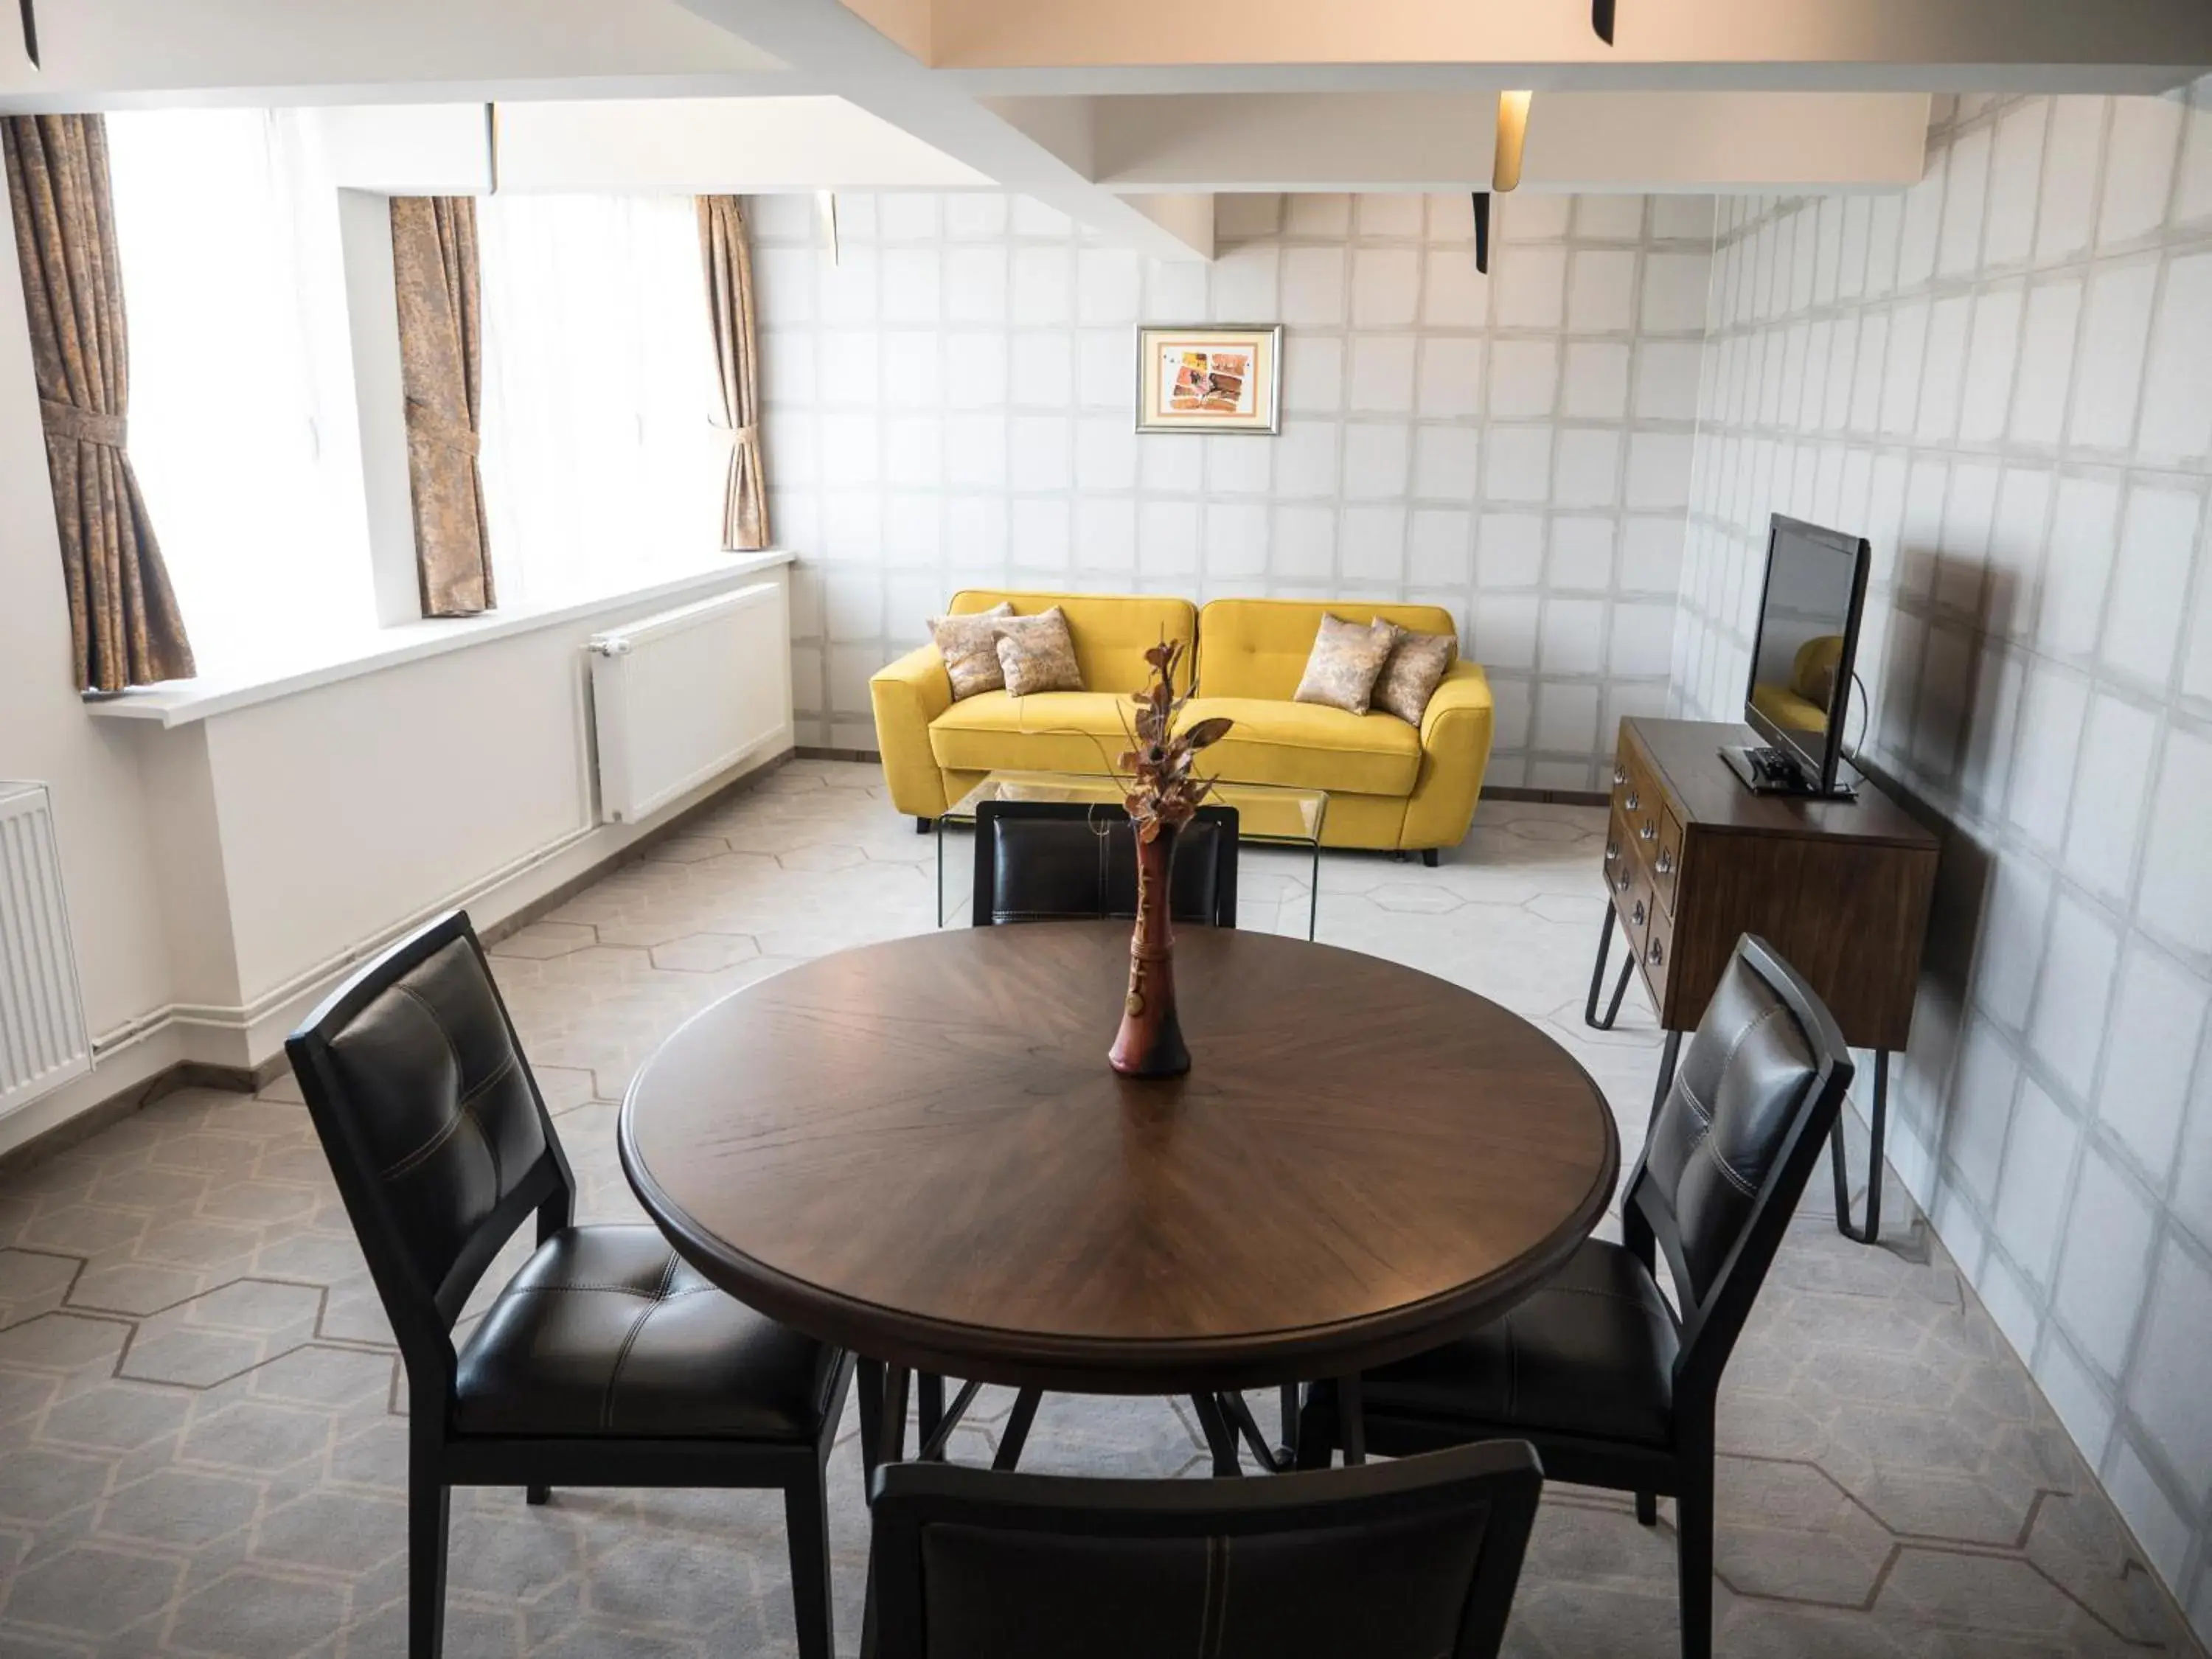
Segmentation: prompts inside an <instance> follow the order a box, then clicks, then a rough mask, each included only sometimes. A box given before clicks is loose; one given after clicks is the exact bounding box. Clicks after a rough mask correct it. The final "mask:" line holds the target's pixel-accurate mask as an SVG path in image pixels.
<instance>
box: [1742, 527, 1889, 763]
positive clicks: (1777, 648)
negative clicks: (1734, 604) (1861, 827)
mask: <svg viewBox="0 0 2212 1659" xmlns="http://www.w3.org/2000/svg"><path fill="white" fill-rule="evenodd" d="M1868 562H1869V549H1868V547H1867V544H1866V539H1865V538H1863V537H1860V536H1848V535H1845V534H1844V532H1841V531H1838V530H1824V529H1822V528H1821V527H1820V526H1819V525H1811V524H1806V523H1803V522H1802V521H1801V520H1796V519H1790V518H1784V516H1783V515H1782V514H1781V513H1776V514H1775V515H1774V516H1773V519H1772V520H1771V523H1770V525H1769V526H1768V529H1767V534H1766V580H1765V586H1764V587H1763V589H1762V591H1761V592H1760V594H1759V633H1758V635H1757V636H1756V637H1755V638H1754V639H1753V641H1752V647H1751V684H1749V685H1748V686H1747V687H1746V688H1745V691H1744V704H1743V718H1744V723H1745V724H1746V725H1747V726H1750V727H1751V729H1752V730H1753V732H1757V733H1758V734H1759V739H1760V743H1761V744H1762V745H1763V746H1762V747H1750V748H1747V749H1743V750H1723V756H1724V757H1726V758H1727V759H1728V761H1729V765H1730V766H1732V767H1734V768H1735V771H1736V774H1737V775H1738V776H1739V777H1741V778H1742V779H1743V781H1745V783H1747V785H1749V786H1750V787H1752V788H1753V789H1754V790H1757V791H1759V793H1786V794H1800V795H1830V796H1848V795H1850V794H1851V793H1854V791H1853V790H1852V788H1851V787H1850V785H1849V784H1841V785H1839V784H1838V781H1837V775H1836V774H1837V769H1838V763H1839V762H1840V761H1841V760H1842V758H1843V750H1844V713H1845V710H1846V708H1847V707H1848V705H1849V703H1850V694H1851V665H1852V663H1853V661H1854V659H1856V658H1857V655H1858V645H1859V612H1860V611H1861V610H1863V608H1864V606H1865V604H1866V584H1867V565H1868Z"/></svg>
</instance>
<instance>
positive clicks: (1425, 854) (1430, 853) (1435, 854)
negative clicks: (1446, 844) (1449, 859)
mask: <svg viewBox="0 0 2212 1659" xmlns="http://www.w3.org/2000/svg"><path fill="white" fill-rule="evenodd" d="M1443 857H1444V855H1443V851H1442V850H1441V849H1440V848H1434V847H1424V848H1421V862H1422V863H1423V864H1425V865H1426V866H1429V868H1430V869H1431V870H1433V869H1435V868H1436V867H1437V866H1438V865H1439V864H1441V863H1443Z"/></svg>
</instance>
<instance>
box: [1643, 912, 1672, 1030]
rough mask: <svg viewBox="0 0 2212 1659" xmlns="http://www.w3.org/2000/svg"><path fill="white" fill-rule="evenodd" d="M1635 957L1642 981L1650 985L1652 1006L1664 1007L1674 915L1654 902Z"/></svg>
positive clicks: (1670, 964)
mask: <svg viewBox="0 0 2212 1659" xmlns="http://www.w3.org/2000/svg"><path fill="white" fill-rule="evenodd" d="M1636 959H1637V961H1638V963H1639V964H1640V965H1641V966H1642V967H1643V969H1644V984H1645V985H1646V986H1647V987H1650V992H1651V1006H1653V1007H1654V1008H1657V1009H1662V1010H1663V1009H1664V1008H1665V1007H1666V1006H1667V975H1668V973H1669V972H1670V971H1672V969H1673V968H1674V917H1672V916H1670V915H1668V914H1667V912H1666V911H1665V910H1664V909H1662V908H1660V907H1659V906H1658V905H1657V904H1656V903H1655V904H1654V905H1653V906H1652V909H1651V919H1650V923H1649V924H1648V925H1647V926H1646V927H1645V928H1644V942H1643V944H1642V945H1641V946H1639V947H1638V956H1637V958H1636Z"/></svg>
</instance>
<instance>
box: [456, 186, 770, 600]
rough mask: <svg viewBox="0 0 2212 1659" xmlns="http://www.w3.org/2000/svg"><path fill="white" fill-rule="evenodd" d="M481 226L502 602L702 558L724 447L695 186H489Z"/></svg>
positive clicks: (556, 595)
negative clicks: (631, 189) (668, 192)
mask: <svg viewBox="0 0 2212 1659" xmlns="http://www.w3.org/2000/svg"><path fill="white" fill-rule="evenodd" d="M477 230H478V237H479V242H480V245H481V246H480V253H481V263H482V266H483V325H484V411H483V471H484V498H485V510H486V511H487V512H488V513H489V515H490V519H491V537H492V560H493V564H494V567H495V571H496V574H497V576H498V580H499V592H500V601H501V604H502V605H509V604H516V603H524V602H527V603H532V604H542V603H545V602H548V601H558V600H561V599H572V598H574V597H577V596H578V595H580V594H585V593H592V592H605V591H607V590H609V589H612V588H616V587H621V586H632V585H635V583H637V582H638V581H641V580H651V578H652V577H653V574H656V573H657V572H659V571H661V570H665V569H669V568H674V567H678V566H681V565H685V564H696V562H698V561H699V560H700V559H701V558H702V557H707V556H711V555H712V554H713V553H714V550H715V549H716V548H717V547H718V546H719V545H720V525H721V503H722V477H723V469H724V467H725V465H726V455H727V453H728V448H727V440H726V437H725V436H723V435H721V434H720V432H718V431H717V429H716V428H715V425H714V422H713V419H712V416H713V415H714V410H715V404H714V343H713V337H712V336H711V335H710V334H709V333H708V325H707V301H706V290H705V286H704V279H703V276H702V271H701V268H700V259H699V244H698V231H697V228H696V216H695V210H694V208H693V205H692V201H691V198H690V197H643V196H636V197H616V196H501V197H490V198H488V199H486V200H483V201H482V202H480V203H478V204H477Z"/></svg>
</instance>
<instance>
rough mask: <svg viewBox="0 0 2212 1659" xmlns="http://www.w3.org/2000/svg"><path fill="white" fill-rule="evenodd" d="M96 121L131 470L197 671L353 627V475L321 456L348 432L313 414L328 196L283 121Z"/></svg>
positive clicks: (324, 351)
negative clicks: (123, 313) (103, 153)
mask: <svg viewBox="0 0 2212 1659" xmlns="http://www.w3.org/2000/svg"><path fill="white" fill-rule="evenodd" d="M107 129H108V142H109V152H110V168H111V172H112V184H113V189H114V196H115V220H116V240H117V243H118V251H119V252H120V255H121V258H122V263H123V286H124V303H125V307H126V309H127V312H128V315H129V319H130V333H129V341H130V349H131V405H130V421H131V462H132V465H133V466H134V467H135V468H136V470H137V474H138V482H139V487H140V489H142V490H143V493H144V495H145V497H146V503H147V509H148V511H149V513H150V514H151V516H152V519H153V522H154V530H155V534H156V535H157V536H158V537H159V538H161V550H162V553H163V555H164V556H165V558H166V559H167V563H168V567H169V574H170V577H171V580H173V582H174V583H175V584H176V588H177V598H178V603H179V605H181V606H182V607H183V610H184V613H185V627H186V628H187V629H189V630H190V632H191V639H192V645H193V648H194V651H195V652H196V653H197V656H198V658H199V659H200V667H201V671H202V672H203V673H216V672H221V671H225V670H229V669H234V668H240V667H244V666H247V665H255V664H260V663H265V662H269V661H271V660H275V659H284V658H288V657H291V656H295V655H297V654H299V653H301V651H302V650H305V649H307V648H310V647H311V646H312V643H313V641H314V640H315V639H317V638H319V637H320V636H323V635H328V634H331V633H333V632H339V631H344V630H348V629H362V628H366V627H368V626H369V625H371V624H372V623H373V621H374V608H373V604H372V601H371V598H370V586H369V566H368V537H367V532H366V529H365V528H364V527H363V514H362V507H361V500H360V484H359V478H360V471H359V466H358V464H357V463H354V464H352V465H349V466H340V465H334V464H333V463H332V460H331V457H332V455H333V453H334V451H335V448H336V446H337V445H340V444H343V445H348V446H350V445H352V444H353V443H354V442H355V438H354V432H355V430H356V425H355V422H354V421H353V419H352V414H351V410H350V409H347V410H344V411H343V415H344V419H343V430H342V431H337V432H333V431H331V430H330V429H329V422H326V421H325V420H324V418H323V417H322V416H323V410H322V403H323V397H322V388H323V387H324V386H325V384H327V383H329V381H330V376H329V375H328V374H325V373H324V372H322V369H323V368H324V366H325V365H327V364H329V363H330V362H331V359H330V357H329V356H328V353H329V352H330V351H331V349H336V350H337V351H339V352H341V353H343V351H344V350H345V349H346V346H345V336H344V309H343V306H344V300H343V275H342V272H341V270H340V269H339V266H338V263H337V198H336V197H335V194H334V193H333V192H332V191H331V189H330V188H329V186H328V184H327V182H326V181H323V180H320V179H318V177H317V167H316V165H315V163H314V161H313V149H312V147H311V146H310V145H309V144H307V143H306V142H305V140H304V138H303V136H302V129H301V124H300V120H299V118H298V116H297V115H296V114H295V113H293V112H283V111H270V110H169V111H161V112H141V113H118V114H115V115H111V116H110V117H109V118H108V123H107ZM338 384H339V386H341V388H342V389H346V388H347V383H346V382H344V381H339V382H338ZM347 395H349V389H347ZM349 480H350V491H351V495H350V500H349V499H348V484H349Z"/></svg>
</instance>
